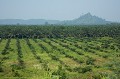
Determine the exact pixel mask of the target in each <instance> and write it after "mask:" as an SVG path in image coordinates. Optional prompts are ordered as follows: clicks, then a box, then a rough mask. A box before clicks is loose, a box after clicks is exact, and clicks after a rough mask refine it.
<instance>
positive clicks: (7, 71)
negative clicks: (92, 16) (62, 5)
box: [0, 24, 120, 79]
mask: <svg viewBox="0 0 120 79" xmlns="http://www.w3.org/2000/svg"><path fill="white" fill-rule="evenodd" d="M119 38H120V25H117V24H114V25H113V24H111V25H104V26H103V25H101V26H100V25H98V26H97V25H96V26H83V27H82V26H54V25H51V26H49V25H48V26H37V25H34V26H22V25H18V26H17V25H4V26H2V25H1V26H0V79H14V78H15V79H119V78H120V41H119Z"/></svg>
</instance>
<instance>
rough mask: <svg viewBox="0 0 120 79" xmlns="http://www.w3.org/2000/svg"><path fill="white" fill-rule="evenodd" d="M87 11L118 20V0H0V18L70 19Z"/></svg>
mask: <svg viewBox="0 0 120 79" xmlns="http://www.w3.org/2000/svg"><path fill="white" fill-rule="evenodd" d="M88 12H90V13H91V14H92V15H96V16H99V17H100V18H103V19H106V20H107V21H114V22H120V0H0V19H48V20H72V19H75V18H78V17H80V16H81V15H83V14H86V13H88Z"/></svg>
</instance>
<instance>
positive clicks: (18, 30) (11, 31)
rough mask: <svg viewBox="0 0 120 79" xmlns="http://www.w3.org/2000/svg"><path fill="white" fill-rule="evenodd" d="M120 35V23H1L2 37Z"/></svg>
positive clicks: (0, 33) (0, 36) (0, 32)
mask: <svg viewBox="0 0 120 79" xmlns="http://www.w3.org/2000/svg"><path fill="white" fill-rule="evenodd" d="M104 36H109V37H120V24H108V25H77V26H63V25H0V38H45V37H47V38H64V37H78V38H79V37H104Z"/></svg>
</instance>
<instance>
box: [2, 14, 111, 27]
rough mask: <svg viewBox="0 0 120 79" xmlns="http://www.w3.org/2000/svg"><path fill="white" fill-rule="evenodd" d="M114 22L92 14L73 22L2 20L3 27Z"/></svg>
mask: <svg viewBox="0 0 120 79" xmlns="http://www.w3.org/2000/svg"><path fill="white" fill-rule="evenodd" d="M110 23H112V22H110V21H106V20H105V19H102V18H99V17H98V16H93V15H91V14H90V13H87V14H84V15H82V16H80V17H79V18H76V19H73V20H65V21H59V20H45V19H28V20H23V19H0V24H1V25H9V24H21V25H22V24H26V25H44V24H56V25H98V24H110Z"/></svg>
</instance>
